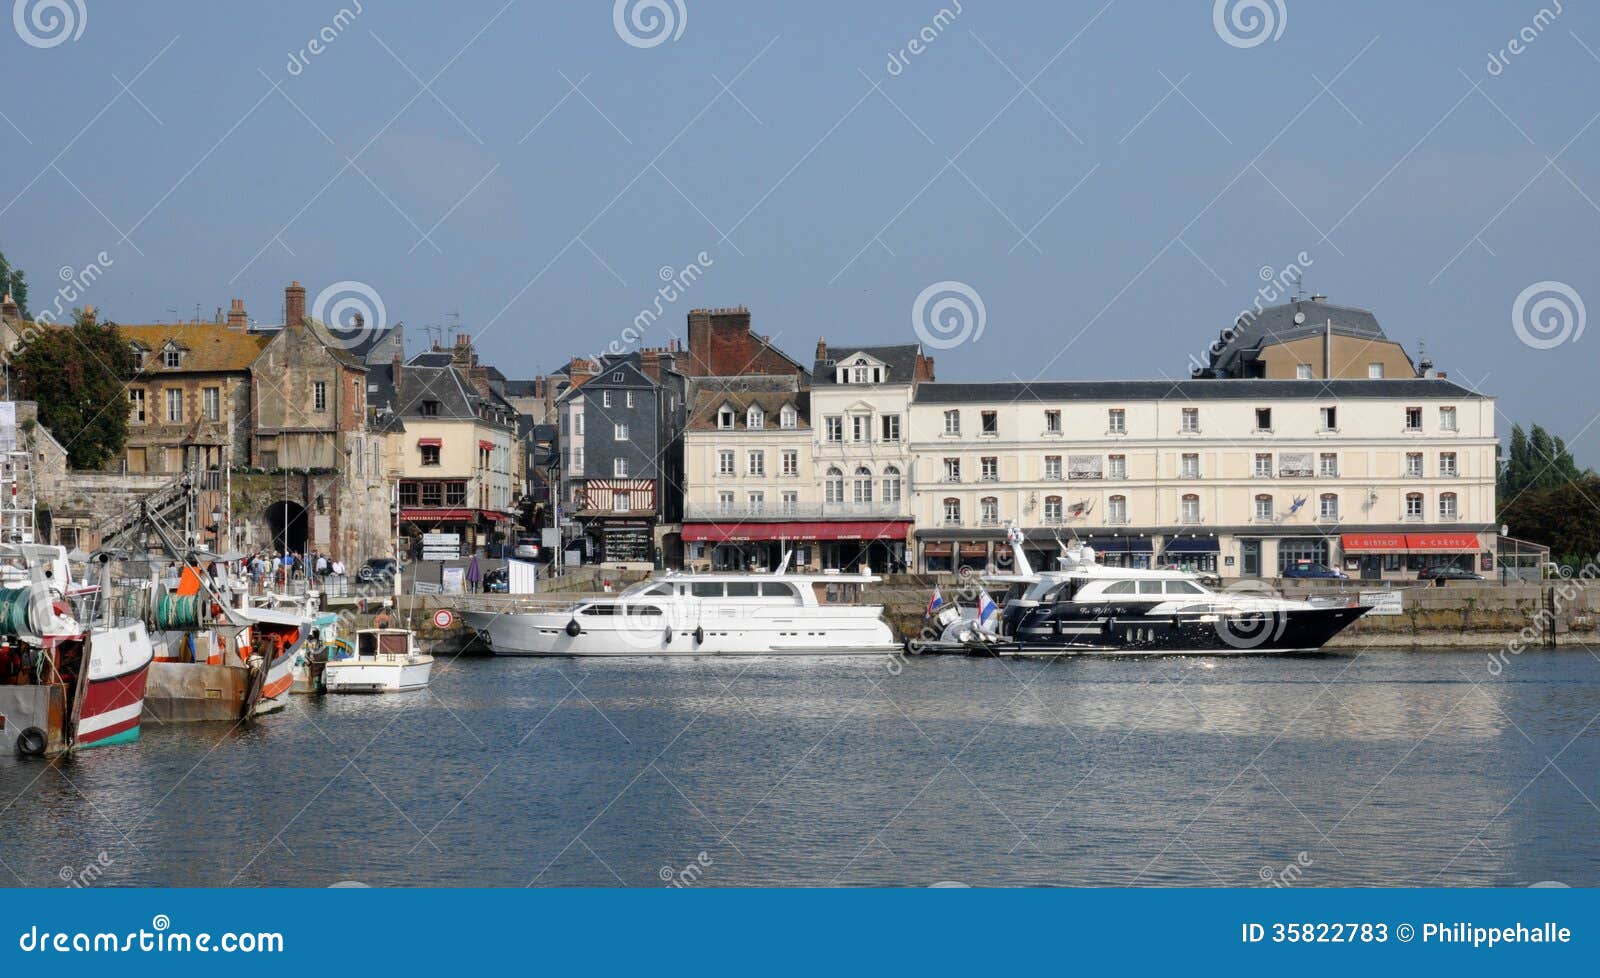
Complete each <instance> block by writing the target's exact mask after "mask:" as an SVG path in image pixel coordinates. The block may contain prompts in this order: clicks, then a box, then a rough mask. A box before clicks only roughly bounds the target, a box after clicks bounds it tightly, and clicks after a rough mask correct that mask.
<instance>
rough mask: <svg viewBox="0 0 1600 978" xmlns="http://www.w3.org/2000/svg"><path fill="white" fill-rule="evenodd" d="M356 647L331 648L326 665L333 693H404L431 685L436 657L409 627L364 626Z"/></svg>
mask: <svg viewBox="0 0 1600 978" xmlns="http://www.w3.org/2000/svg"><path fill="white" fill-rule="evenodd" d="M353 646H354V648H353V649H349V650H347V649H344V648H338V649H331V650H330V651H329V654H328V662H327V665H326V666H325V667H324V668H323V674H322V681H323V686H324V687H325V689H326V690H327V692H329V693H404V692H408V691H410V690H413V689H422V688H424V687H425V686H427V685H428V680H429V678H430V676H431V674H432V672H433V656H431V655H429V654H427V653H426V652H423V651H420V650H419V649H418V648H417V637H416V634H415V633H414V632H412V630H411V629H409V628H395V627H389V628H361V629H357V630H356V633H355V641H354V643H353Z"/></svg>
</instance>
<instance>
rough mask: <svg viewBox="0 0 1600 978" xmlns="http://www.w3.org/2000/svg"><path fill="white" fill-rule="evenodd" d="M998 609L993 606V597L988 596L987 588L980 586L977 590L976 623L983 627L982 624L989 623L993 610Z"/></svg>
mask: <svg viewBox="0 0 1600 978" xmlns="http://www.w3.org/2000/svg"><path fill="white" fill-rule="evenodd" d="M999 610H1000V609H999V608H998V607H996V606H995V603H994V598H991V597H989V592H988V591H987V590H985V589H981V588H980V589H979V591H978V625H979V627H983V626H985V625H987V624H989V619H990V618H993V617H994V614H995V612H996V611H999Z"/></svg>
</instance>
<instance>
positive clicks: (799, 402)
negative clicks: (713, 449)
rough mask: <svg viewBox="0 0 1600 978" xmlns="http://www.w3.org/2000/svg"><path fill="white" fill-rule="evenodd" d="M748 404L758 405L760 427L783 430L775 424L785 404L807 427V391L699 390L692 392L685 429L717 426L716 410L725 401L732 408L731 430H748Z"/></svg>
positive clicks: (809, 409)
mask: <svg viewBox="0 0 1600 978" xmlns="http://www.w3.org/2000/svg"><path fill="white" fill-rule="evenodd" d="M752 404H754V405H758V406H759V407H760V408H761V410H762V412H763V413H764V414H765V415H766V418H765V421H764V425H763V428H762V429H761V430H765V431H775V430H784V429H779V427H778V425H779V419H780V418H781V417H782V412H783V409H784V406H785V405H790V406H793V407H794V409H795V414H796V421H795V423H796V426H797V427H799V428H809V427H811V417H810V415H811V398H810V395H808V394H806V393H804V392H800V393H796V392H793V391H729V390H701V391H699V392H698V393H696V394H695V396H694V404H693V405H692V407H691V408H690V411H689V424H688V429H689V430H690V431H715V430H718V427H717V412H719V411H721V410H722V408H723V406H724V405H727V406H728V407H731V408H733V413H734V418H733V427H734V430H736V431H747V430H749V425H748V423H747V422H748V420H749V411H750V406H751V405H752ZM721 430H727V429H721ZM788 430H793V429H788Z"/></svg>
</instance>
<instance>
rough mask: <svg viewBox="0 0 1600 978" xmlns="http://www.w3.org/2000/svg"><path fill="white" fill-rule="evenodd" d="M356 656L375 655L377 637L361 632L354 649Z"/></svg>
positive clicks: (376, 651) (370, 633)
mask: <svg viewBox="0 0 1600 978" xmlns="http://www.w3.org/2000/svg"><path fill="white" fill-rule="evenodd" d="M356 654H357V655H377V654H378V636H377V635H374V634H373V633H372V632H362V633H361V638H360V640H359V642H358V644H357V648H356Z"/></svg>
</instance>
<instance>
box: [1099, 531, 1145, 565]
mask: <svg viewBox="0 0 1600 978" xmlns="http://www.w3.org/2000/svg"><path fill="white" fill-rule="evenodd" d="M1083 542H1084V543H1086V544H1088V545H1089V546H1091V547H1093V548H1094V552H1095V559H1097V560H1098V561H1099V562H1100V563H1101V564H1104V565H1105V566H1107V567H1141V568H1148V567H1149V566H1150V563H1151V559H1152V557H1153V555H1154V553H1155V541H1154V540H1152V539H1151V538H1149V537H1146V536H1121V535H1112V536H1099V537H1093V536H1092V537H1087V538H1084V539H1083Z"/></svg>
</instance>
